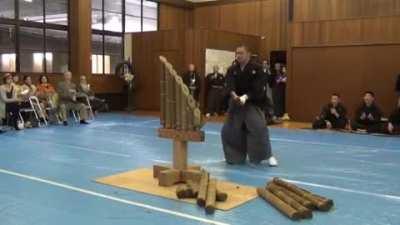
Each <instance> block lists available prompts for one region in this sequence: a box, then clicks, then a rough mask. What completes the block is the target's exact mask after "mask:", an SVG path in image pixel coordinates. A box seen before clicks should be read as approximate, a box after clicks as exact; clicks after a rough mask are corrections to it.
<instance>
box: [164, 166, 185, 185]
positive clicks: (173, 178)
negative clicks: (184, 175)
mask: <svg viewBox="0 0 400 225" xmlns="http://www.w3.org/2000/svg"><path fill="white" fill-rule="evenodd" d="M180 179H181V172H180V171H179V170H175V169H169V170H163V171H161V172H160V173H159V174H158V185H160V186H162V187H169V186H172V185H174V184H176V183H178V182H180Z"/></svg>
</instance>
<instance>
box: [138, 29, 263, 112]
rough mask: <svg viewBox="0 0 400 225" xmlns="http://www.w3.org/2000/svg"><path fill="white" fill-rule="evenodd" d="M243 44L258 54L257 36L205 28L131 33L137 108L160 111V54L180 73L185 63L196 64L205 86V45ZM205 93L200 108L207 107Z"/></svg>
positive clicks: (229, 46)
mask: <svg viewBox="0 0 400 225" xmlns="http://www.w3.org/2000/svg"><path fill="white" fill-rule="evenodd" d="M243 43H244V44H246V45H248V46H249V47H250V48H251V49H252V50H253V51H254V52H255V53H258V52H257V50H258V49H259V37H258V36H250V35H242V34H237V33H231V32H223V31H213V30H205V29H190V30H164V31H158V32H147V33H142V34H140V33H138V34H132V46H133V47H132V48H133V57H132V58H133V62H134V68H136V75H137V90H136V96H135V102H136V107H137V108H138V109H140V110H159V107H160V106H159V94H160V92H159V74H160V70H159V66H160V62H159V60H158V56H159V55H164V56H166V57H167V59H168V60H169V61H170V62H171V63H172V64H173V66H174V67H175V69H176V70H177V72H178V73H179V74H183V73H184V72H186V65H188V64H189V63H194V64H195V65H196V66H197V70H198V72H199V73H200V75H201V77H202V82H203V87H204V77H205V76H204V73H205V51H206V48H213V49H220V50H231V51H233V50H234V49H235V47H236V46H238V45H239V44H243ZM204 95H205V93H204V92H202V93H201V97H200V105H201V107H203V106H204Z"/></svg>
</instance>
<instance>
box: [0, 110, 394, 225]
mask: <svg viewBox="0 0 400 225" xmlns="http://www.w3.org/2000/svg"><path fill="white" fill-rule="evenodd" d="M157 127H158V120H157V118H154V117H134V116H129V115H118V114H103V115H100V116H99V117H98V118H97V119H96V121H94V122H92V124H91V125H89V126H86V127H82V126H78V125H74V126H69V127H62V126H53V127H49V128H45V129H31V130H25V131H22V132H17V133H16V132H8V133H5V134H1V135H0V225H55V224H57V225H128V224H129V225H131V224H149V225H150V224H151V225H155V224H160V225H161V224H162V225H177V224H184V225H185V224H219V225H223V224H243V225H255V224H257V225H259V224H265V225H275V224H276V225H278V224H279V225H280V224H282V225H286V224H318V225H331V224H340V225H369V224H370V225H398V224H400V175H399V171H400V147H399V146H400V139H399V138H394V137H373V136H365V135H353V134H342V133H330V132H313V131H308V130H287V129H279V128H273V129H271V138H272V146H273V149H274V153H275V155H276V156H277V158H278V159H279V161H280V166H279V167H277V168H268V167H266V166H259V167H257V168H254V167H249V166H227V165H225V163H224V162H223V154H222V150H221V143H220V138H219V131H220V129H221V125H220V124H211V123H210V124H207V125H206V127H205V130H206V133H207V135H206V143H202V144H191V146H190V148H191V151H190V158H191V159H192V162H195V163H198V164H200V165H202V166H203V167H205V168H206V169H208V170H209V171H210V172H211V173H212V175H214V176H216V177H218V178H220V179H228V180H231V181H235V182H238V183H243V184H248V185H254V186H260V185H264V184H265V182H266V180H268V179H270V178H272V177H274V176H279V177H283V178H286V179H289V180H292V181H294V182H296V183H297V184H300V185H302V186H303V187H305V188H308V189H310V190H312V191H314V192H316V193H319V194H321V195H325V196H328V197H330V198H332V199H334V200H335V203H336V208H335V209H334V210H333V211H331V212H329V213H315V214H314V218H313V219H312V220H303V221H301V222H292V221H290V220H289V219H287V218H286V217H284V216H282V215H281V214H280V213H279V212H277V211H276V210H275V209H273V208H272V207H271V206H269V205H267V204H266V203H265V202H264V201H263V200H261V199H256V200H254V201H251V202H249V203H247V204H245V205H243V206H242V207H239V208H236V209H234V210H232V211H229V212H221V211H217V212H216V213H215V215H213V216H206V215H205V213H204V210H202V209H199V208H197V207H196V206H194V205H190V204H185V203H180V202H176V201H172V200H168V199H163V198H160V197H155V196H149V195H144V194H141V193H136V192H130V191H126V190H122V189H117V188H113V187H109V186H103V185H101V184H97V183H94V182H93V179H95V178H98V177H103V176H108V175H111V174H116V173H119V172H123V171H127V170H132V169H136V168H141V167H151V165H153V164H155V163H160V162H168V161H170V155H171V150H170V142H169V141H168V140H162V139H158V138H156V132H155V129H156V128H157Z"/></svg>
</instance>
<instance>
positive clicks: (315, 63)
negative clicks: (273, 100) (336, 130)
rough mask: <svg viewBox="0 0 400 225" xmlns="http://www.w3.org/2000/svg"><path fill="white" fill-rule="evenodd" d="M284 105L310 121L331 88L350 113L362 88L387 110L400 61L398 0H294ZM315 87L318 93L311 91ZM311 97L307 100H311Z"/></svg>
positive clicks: (389, 107)
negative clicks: (286, 97) (398, 56)
mask: <svg viewBox="0 0 400 225" xmlns="http://www.w3.org/2000/svg"><path fill="white" fill-rule="evenodd" d="M294 5H295V8H294V21H293V23H291V24H290V26H289V27H290V33H291V36H290V38H289V40H290V43H289V45H290V47H289V48H288V55H289V82H288V98H289V99H288V103H287V107H288V110H289V113H290V114H291V117H292V118H294V119H295V120H300V121H311V120H312V119H313V118H314V116H315V115H316V114H317V113H318V111H319V110H320V106H321V105H322V104H324V103H326V102H327V100H328V99H329V95H330V94H331V93H332V92H340V93H341V94H342V96H343V98H344V101H345V103H346V105H347V106H348V108H349V111H350V112H351V113H353V112H354V109H355V108H356V107H357V105H358V104H359V103H360V99H361V95H362V93H363V92H364V91H366V90H372V91H374V92H376V93H377V96H378V101H379V104H380V105H381V106H382V108H383V109H384V111H385V113H386V114H388V113H390V111H391V110H392V107H394V104H395V93H394V83H395V77H396V74H398V73H399V71H400V64H399V63H398V62H396V60H395V58H396V57H395V56H397V55H400V11H399V5H400V1H399V0H294ZM316 93H318V94H316ZM310 99H312V100H310Z"/></svg>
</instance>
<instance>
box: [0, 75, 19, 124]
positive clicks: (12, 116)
mask: <svg viewBox="0 0 400 225" xmlns="http://www.w3.org/2000/svg"><path fill="white" fill-rule="evenodd" d="M3 83H4V84H3V85H1V86H0V118H1V119H2V120H3V124H7V125H10V126H12V127H14V128H15V129H16V130H19V129H20V127H19V126H18V121H19V118H18V113H19V110H20V108H21V105H20V100H19V99H18V97H17V90H16V88H15V85H14V84H13V77H12V76H11V74H9V73H7V74H5V75H4V77H3Z"/></svg>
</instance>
